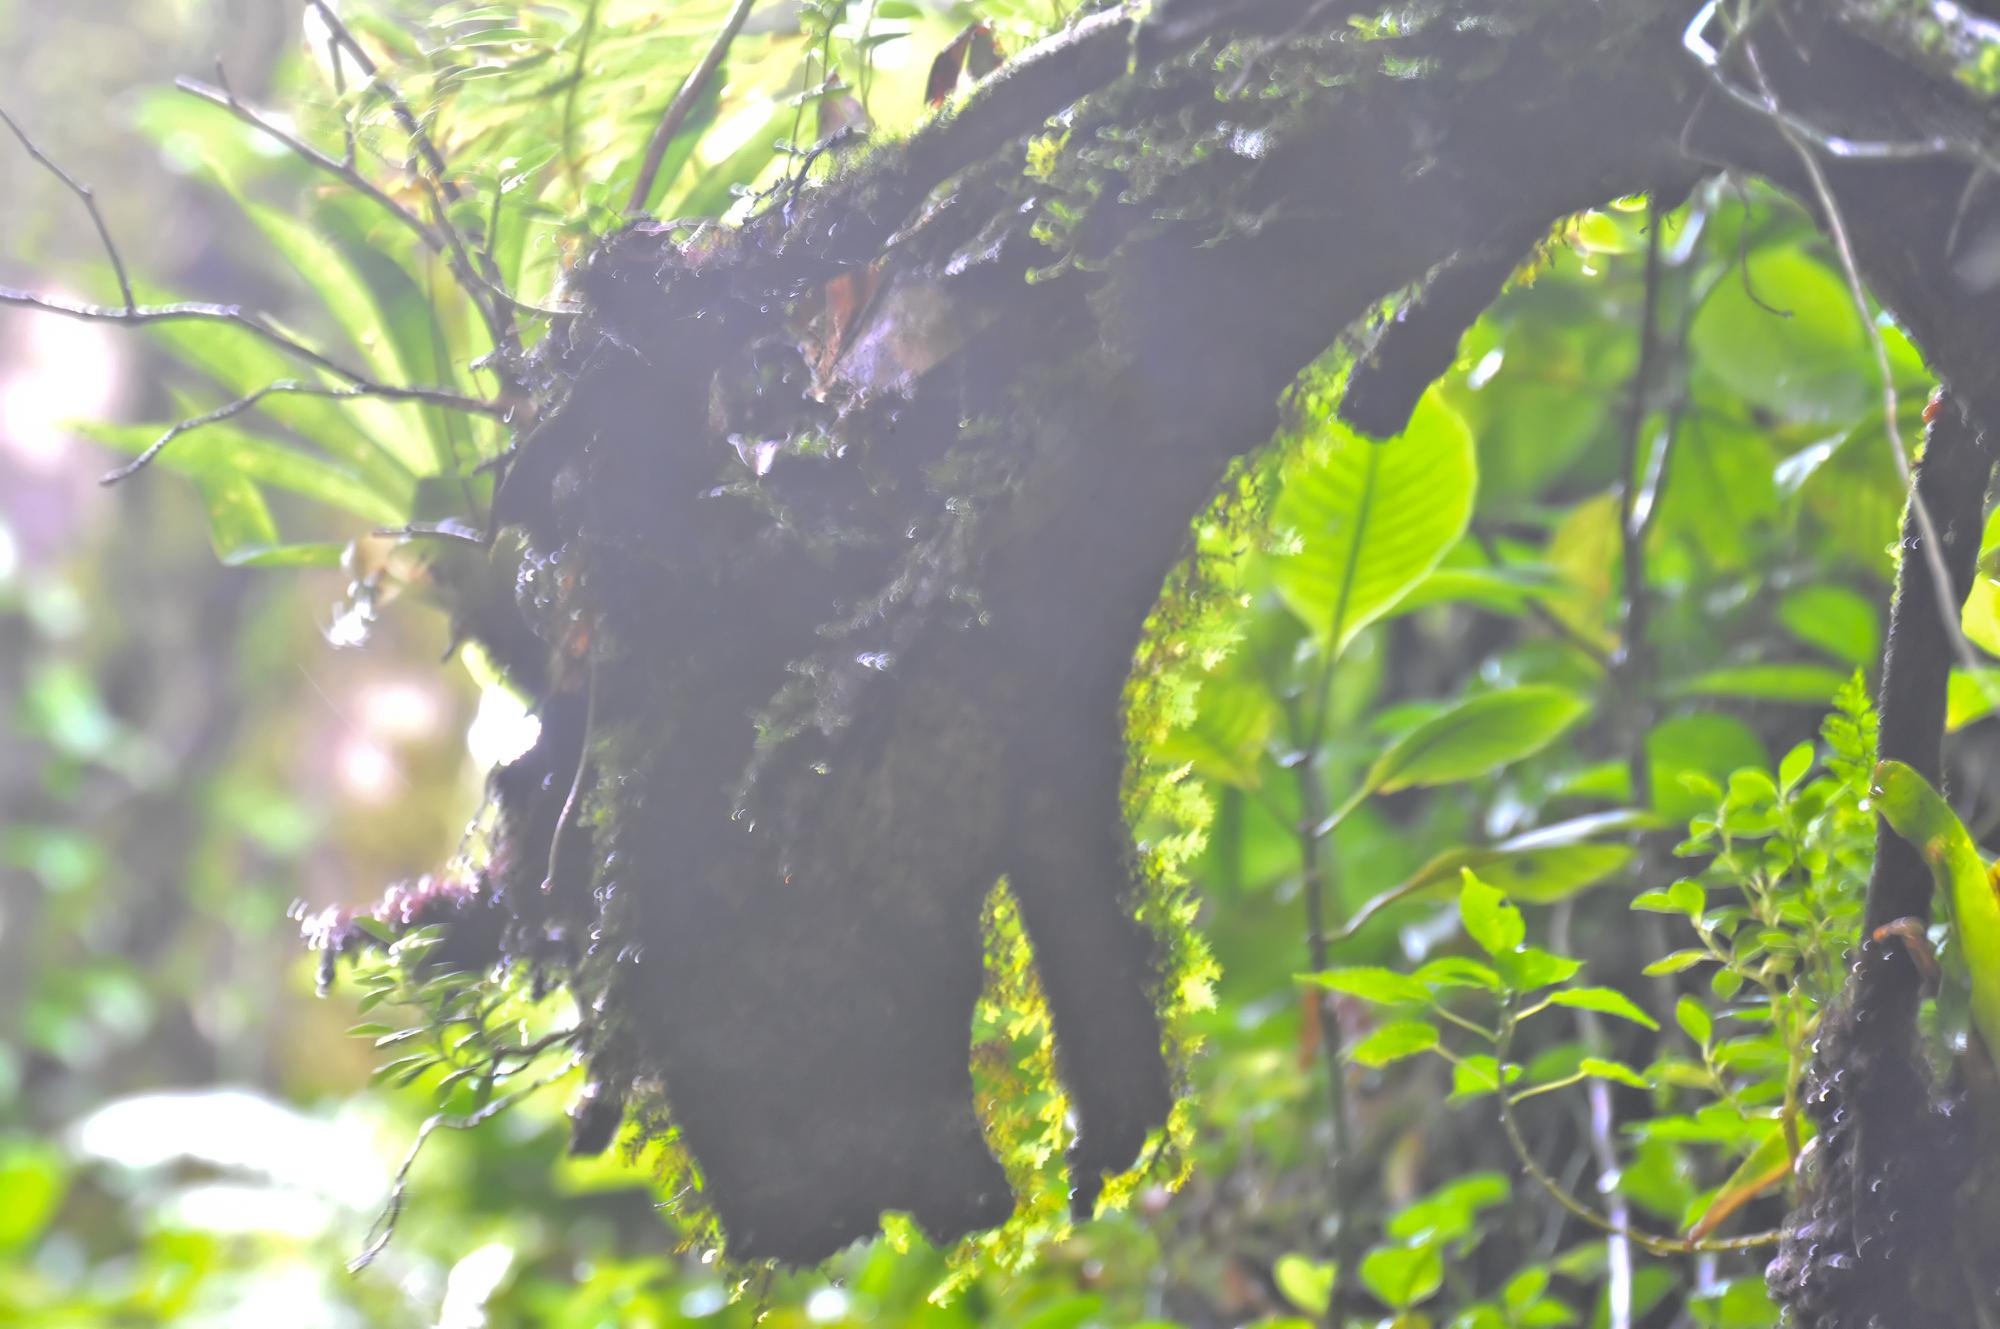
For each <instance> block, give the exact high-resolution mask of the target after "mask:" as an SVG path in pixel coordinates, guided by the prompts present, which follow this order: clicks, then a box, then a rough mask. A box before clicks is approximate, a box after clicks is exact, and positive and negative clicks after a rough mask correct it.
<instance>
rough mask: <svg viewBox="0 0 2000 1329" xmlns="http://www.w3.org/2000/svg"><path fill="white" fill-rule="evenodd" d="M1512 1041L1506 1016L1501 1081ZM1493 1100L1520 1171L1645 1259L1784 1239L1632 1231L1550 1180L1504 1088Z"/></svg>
mask: <svg viewBox="0 0 2000 1329" xmlns="http://www.w3.org/2000/svg"><path fill="white" fill-rule="evenodd" d="M1513 1038H1514V1017H1513V1015H1512V1014H1511V1013H1509V1014H1507V1015H1506V1016H1505V1017H1504V1018H1503V1019H1502V1021H1501V1033H1500V1042H1499V1044H1498V1045H1497V1047H1496V1048H1495V1061H1496V1063H1497V1065H1498V1066H1499V1068H1500V1070H1499V1074H1500V1075H1501V1076H1503V1077H1504V1076H1505V1074H1506V1066H1507V1054H1508V1053H1509V1052H1510V1051H1512V1050H1513ZM1494 1097H1495V1098H1496V1099H1497V1100H1498V1101H1499V1106H1500V1128H1501V1130H1502V1131H1504V1132H1505V1133H1506V1136H1507V1143H1508V1145H1509V1146H1511V1147H1512V1149H1513V1151H1514V1159H1515V1161H1516V1162H1518V1163H1519V1164H1520V1165H1521V1170H1522V1171H1523V1172H1526V1173H1527V1174H1528V1176H1529V1177H1531V1178H1532V1179H1533V1180H1534V1182H1535V1184H1536V1185H1538V1186H1540V1187H1541V1188H1542V1189H1543V1190H1544V1191H1546V1192H1547V1193H1548V1195H1549V1198H1550V1199H1552V1200H1554V1201H1555V1202H1556V1203H1557V1204H1558V1205H1561V1206H1562V1208H1563V1209H1564V1210H1565V1211H1567V1212H1568V1213H1569V1214H1570V1215H1571V1216H1572V1217H1574V1218H1577V1219H1580V1220H1581V1221H1583V1222H1584V1223H1587V1224H1589V1225H1590V1226H1591V1227H1594V1228H1596V1229H1597V1230H1598V1231H1599V1232H1602V1233H1604V1234H1605V1235H1607V1236H1614V1237H1623V1238H1624V1239H1625V1240H1627V1241H1629V1242H1631V1243H1632V1244H1633V1245H1634V1246H1637V1247H1638V1248H1639V1249H1640V1250H1642V1251H1645V1252H1646V1253H1647V1254H1648V1255H1695V1254H1702V1253H1709V1252H1722V1251H1748V1250H1758V1249H1760V1248H1762V1247H1766V1246H1775V1245H1777V1244H1778V1242H1779V1240H1780V1239H1781V1238H1783V1236H1784V1233H1783V1232H1779V1231H1770V1232H1753V1233H1751V1234H1750V1235H1749V1236H1745V1237H1723V1238H1719V1239H1718V1238H1712V1237H1711V1238H1704V1239H1701V1240H1695V1239H1694V1238H1691V1237H1669V1236H1665V1235H1663V1234H1660V1233H1656V1232H1647V1231H1645V1230H1644V1229H1642V1228H1635V1227H1632V1226H1630V1225H1629V1224H1624V1223H1618V1222H1614V1221H1613V1220H1612V1219H1610V1218H1608V1217H1606V1216H1605V1215H1604V1214H1602V1213H1600V1212H1599V1211H1598V1210H1596V1209H1594V1208H1592V1207H1591V1206H1590V1205H1588V1204H1585V1203H1584V1202H1583V1201H1582V1200H1579V1199H1577V1198H1576V1195H1575V1194H1574V1193H1573V1192H1572V1191H1571V1190H1570V1189H1569V1188H1568V1187H1566V1186H1564V1185H1563V1184H1562V1183H1561V1182H1560V1181H1557V1180H1556V1179H1555V1178H1554V1177H1552V1176H1550V1175H1549V1173H1548V1169H1546V1168H1544V1167H1543V1166H1542V1165H1541V1163H1540V1162H1539V1161H1537V1160H1536V1158H1535V1152H1534V1150H1533V1149H1531V1148H1530V1147H1529V1146H1528V1141H1527V1140H1526V1138H1525V1137H1523V1136H1522V1134H1521V1123H1520V1121H1519V1119H1518V1118H1516V1117H1515V1115H1514V1104H1513V1100H1512V1099H1511V1098H1510V1097H1509V1096H1508V1094H1507V1090H1506V1086H1505V1085H1504V1084H1501V1085H1499V1086H1497V1087H1496V1092H1495V1094H1494Z"/></svg>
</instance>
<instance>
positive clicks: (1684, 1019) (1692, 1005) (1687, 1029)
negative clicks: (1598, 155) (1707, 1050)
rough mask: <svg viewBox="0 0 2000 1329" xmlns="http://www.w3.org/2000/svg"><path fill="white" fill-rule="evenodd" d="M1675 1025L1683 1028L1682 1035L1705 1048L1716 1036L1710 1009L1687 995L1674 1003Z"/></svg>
mask: <svg viewBox="0 0 2000 1329" xmlns="http://www.w3.org/2000/svg"><path fill="white" fill-rule="evenodd" d="M1674 1023H1675V1024H1678V1025H1679V1026H1680V1027H1681V1032H1682V1033H1684V1034H1686V1035H1687V1036H1688V1037H1689V1038H1692V1039H1693V1040H1694V1041H1695V1042H1697V1043H1699V1044H1701V1045H1702V1046H1703V1047H1707V1046H1708V1041H1709V1039H1710V1038H1712V1037H1714V1035H1715V1019H1714V1017H1713V1016H1711V1015H1710V1014H1709V1013H1708V1007H1706V1006H1704V1005H1702V1004H1701V1003H1700V1002H1699V1001H1696V1000H1695V999H1694V998H1693V997H1690V996H1688V995H1686V994H1685V993H1683V994H1682V996H1681V999H1680V1000H1679V1001H1677V1002H1675V1003H1674Z"/></svg>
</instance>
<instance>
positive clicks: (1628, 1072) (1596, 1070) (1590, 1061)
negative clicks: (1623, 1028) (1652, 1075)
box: [1577, 1057, 1652, 1089]
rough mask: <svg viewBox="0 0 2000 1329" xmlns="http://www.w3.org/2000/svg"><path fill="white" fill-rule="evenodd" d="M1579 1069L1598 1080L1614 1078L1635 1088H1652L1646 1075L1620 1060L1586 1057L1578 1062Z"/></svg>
mask: <svg viewBox="0 0 2000 1329" xmlns="http://www.w3.org/2000/svg"><path fill="white" fill-rule="evenodd" d="M1577 1069H1578V1070H1580V1071H1582V1072H1583V1073H1584V1074H1585V1075H1588V1076H1590V1077H1591V1078H1593V1079H1597V1080H1614V1081H1616V1082H1617V1083H1619V1084H1623V1085H1630V1086H1631V1087H1632V1088H1634V1089H1650V1088H1652V1086H1651V1085H1650V1084H1648V1083H1647V1081H1646V1077H1645V1076H1643V1075H1641V1074H1639V1072H1637V1071H1635V1070H1633V1069H1632V1068H1631V1067H1630V1066H1627V1065H1625V1064H1624V1063H1623V1062H1619V1061H1607V1060H1606V1059H1605V1058H1603V1057H1585V1058H1584V1059H1583V1060H1582V1061H1580V1062H1578V1063H1577Z"/></svg>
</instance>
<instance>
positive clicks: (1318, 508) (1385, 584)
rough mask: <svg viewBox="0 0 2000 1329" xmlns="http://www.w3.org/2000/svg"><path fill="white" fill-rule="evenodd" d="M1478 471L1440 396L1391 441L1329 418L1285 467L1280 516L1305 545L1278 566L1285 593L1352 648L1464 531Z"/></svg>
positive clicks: (1333, 639)
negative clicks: (1357, 638) (1383, 440)
mask: <svg viewBox="0 0 2000 1329" xmlns="http://www.w3.org/2000/svg"><path fill="white" fill-rule="evenodd" d="M1476 474H1477V472H1476V465H1475V462H1474V459H1473V449H1472V437H1471V435H1470V434H1469V433H1467V432H1466V429H1465V426H1464V424H1463V423H1462V422H1461V421H1460V420H1459V418H1458V417H1457V416H1456V415H1455V414H1454V413H1453V412H1452V411H1451V410H1450V409H1449V408H1447V407H1446V406H1445V405H1444V404H1443V402H1442V401H1441V399H1440V398H1439V397H1438V395H1437V393H1435V392H1429V393H1426V394H1425V395H1424V397H1423V400H1422V401H1421V402H1419V403H1418V406H1417V410H1416V413H1415V414H1414V415H1413V416H1412V417H1411V420H1410V427H1409V428H1408V429H1407V430H1405V431H1404V433H1403V434H1402V435H1401V436H1400V437H1398V438H1395V439H1391V440H1389V441H1387V442H1381V443H1378V442H1375V441H1373V440H1371V439H1368V438H1365V437H1363V436H1362V435H1360V434H1357V433H1355V432H1353V431H1352V430H1350V429H1348V428H1347V427H1346V426H1345V425H1343V424H1340V423H1339V422H1338V421H1337V420H1334V419H1332V418H1331V417H1329V418H1327V419H1326V420H1325V421H1324V423H1322V424H1320V425H1318V426H1317V427H1316V428H1315V431H1314V433H1313V434H1312V435H1311V436H1310V437H1308V438H1307V439H1306V440H1305V441H1304V443H1303V446H1302V447H1301V448H1300V449H1299V453H1298V455H1297V457H1296V458H1295V459H1294V460H1293V461H1292V463H1291V464H1290V465H1289V466H1288V467H1287V468H1286V470H1285V474H1284V489H1283V491H1282V492H1281V493H1280V494H1279V496H1278V501H1277V503H1276V505H1275V507H1274V509H1273V512H1272V519H1273V521H1274V522H1275V524H1276V525H1278V526H1279V527H1281V528H1285V529H1288V530H1290V531H1292V532H1295V533H1296V535H1297V537H1298V540H1299V548H1298V550H1297V551H1296V552H1294V553H1291V554H1288V555H1284V556H1281V557H1279V558H1277V559H1276V560H1275V566H1274V569H1273V579H1274V581H1275V583H1276V586H1277V590H1278V594H1279V595H1280V596H1281V597H1283V599H1284V601H1285V603H1286V605H1287V606H1288V607H1289V608H1290V609H1291V610H1292V612H1293V613H1294V614H1296V615H1298V617H1299V619H1300V620H1301V621H1302V622H1304V623H1305V624H1306V625H1307V626H1308V627H1309V628H1311V629H1312V631H1313V632H1314V633H1316V634H1318V635H1319V636H1320V637H1322V638H1323V639H1324V640H1326V641H1328V642H1329V643H1330V644H1331V649H1332V650H1333V652H1334V653H1335V654H1339V653H1340V652H1342V651H1344V650H1345V649H1346V647H1347V644H1348V643H1349V642H1351V641H1352V640H1353V639H1354V637H1355V634H1357V633H1359V632H1360V631H1361V630H1362V629H1363V628H1365V627H1367V626H1368V625H1369V624H1370V623H1373V622H1374V621H1375V620H1376V619H1378V618H1380V617H1381V616H1382V615H1383V614H1385V613H1387V612H1388V611H1389V610H1390V609H1392V608H1393V607H1394V606H1395V604H1396V602H1397V601H1398V600H1400V599H1402V598H1403V596H1404V595H1405V594H1406V593H1407V592H1408V591H1409V590H1410V589H1411V588H1412V587H1413V586H1415V585H1416V584H1417V583H1418V582H1420V581H1422V580H1423V578H1424V577H1425V576H1426V575H1427V574H1428V573H1429V572H1430V571H1431V569H1432V568H1434V567H1436V566H1437V564H1438V562H1439V560H1440V559H1442V558H1443V557H1444V555H1445V552H1446V551H1447V550H1449V549H1450V548H1451V547H1452V545H1453V544H1455V543H1456V542H1457V541H1458V538H1459V537H1460V536H1461V535H1463V534H1464V533H1465V527H1466V523H1467V521H1468V520H1469V519H1470V518H1471V515H1472V495H1473V489H1474V485H1475V479H1476Z"/></svg>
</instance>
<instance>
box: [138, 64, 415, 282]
mask: <svg viewBox="0 0 2000 1329" xmlns="http://www.w3.org/2000/svg"><path fill="white" fill-rule="evenodd" d="M336 54H337V53H336ZM216 82H217V84H218V85H219V86H216V87H210V86H209V85H208V84H206V83H203V82H202V81H201V80H200V79H193V78H177V79H175V80H174V86H175V87H176V88H179V89H180V90H181V91H182V92H185V93H187V94H188V95H189V96H190V97H199V98H200V99H201V100H203V101H205V102H210V103H212V104H214V105H216V106H220V107H222V108H223V109H224V110H227V111H228V112H229V113H230V114H231V115H233V116H235V117H236V118H237V119H238V120H241V121H242V122H243V123H244V124H246V125H249V126H250V127H251V128H252V129H255V130H256V131H257V132H258V133H260V134H262V135H264V136H265V137H266V138H269V139H271V140H272V141H274V142H276V143H278V144H280V145H281V146H282V147H284V149H285V150H286V151H288V152H290V153H291V154H292V155H293V156H295V157H298V158H299V159H301V160H302V161H305V162H307V163H309V164H310V165H312V166H315V167H317V168H318V169H320V170H322V171H325V172H326V173H327V174H328V175H332V176H335V177H337V178H338V179H340V180H341V181H342V182H343V183H344V184H346V185H348V186H349V187H350V188H352V189H355V190H357V191H358V192H360V193H361V194H363V195H365V196H366V197H367V198H368V200H369V201H370V202H372V203H374V204H375V205H376V206H377V207H380V208H381V209H382V210H383V211H384V212H387V213H388V214H389V215H390V216H392V217H394V218H395V219H396V220H397V221H399V222H401V223H402V224H403V225H404V226H406V227H408V228H409V230H410V231H411V233H412V234H414V235H415V236H416V237H417V238H418V239H419V240H421V241H423V242H424V246H425V247H426V248H428V249H430V250H432V251H433V252H435V253H440V254H441V253H443V252H444V250H445V239H444V236H442V235H440V234H439V233H438V232H437V231H435V230H433V229H432V228H431V225H430V223H428V222H426V221H425V220H424V219H423V218H421V217H419V216H418V215H417V214H416V213H414V212H411V211H410V210H409V209H408V208H406V207H404V206H403V205H402V204H401V203H398V202H397V201H396V200H395V199H393V198H391V197H390V196H389V195H388V194H387V193H386V192H384V191H383V190H382V188H381V187H380V186H378V185H377V184H376V183H375V182H374V181H372V180H370V179H369V178H368V177H367V176H365V175H363V174H361V172H360V170H359V169H358V168H357V167H356V166H355V164H354V158H353V156H352V154H351V153H350V155H349V156H348V157H347V159H346V160H344V161H337V160H335V159H334V158H332V157H329V156H328V155H327V154H326V153H323V152H321V151H320V150H319V149H318V148H315V147H314V146H313V145H312V144H310V143H308V142H306V141H305V140H304V139H302V138H299V137H298V136H297V135H296V134H292V133H290V132H288V131H286V130H285V129H283V128H280V127H279V126H278V125H276V124H274V123H272V122H271V121H269V120H267V119H265V118H264V117H263V116H261V115H259V114H258V113H257V112H256V111H255V110H254V109H253V108H251V107H250V106H248V105H247V104H245V103H244V102H243V101H241V100H239V99H238V98H237V96H236V92H235V90H234V89H232V88H231V87H230V86H229V81H228V79H226V78H224V77H223V74H222V67H221V66H220V65H219V64H218V65H217V66H216Z"/></svg>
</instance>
